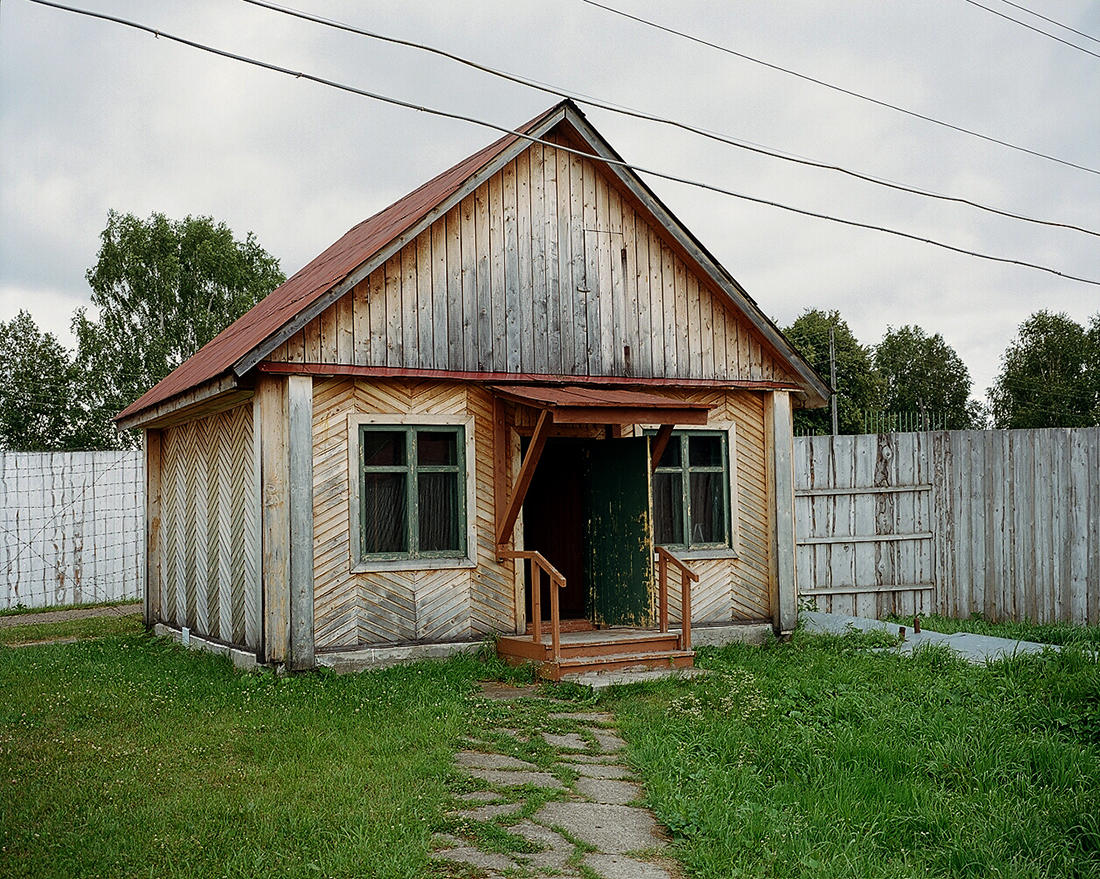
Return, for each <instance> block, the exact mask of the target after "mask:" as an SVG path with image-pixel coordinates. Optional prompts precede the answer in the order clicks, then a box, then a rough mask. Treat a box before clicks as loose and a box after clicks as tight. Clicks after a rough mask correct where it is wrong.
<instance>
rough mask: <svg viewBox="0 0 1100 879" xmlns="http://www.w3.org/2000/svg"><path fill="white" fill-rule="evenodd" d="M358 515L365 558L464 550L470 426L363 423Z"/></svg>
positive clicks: (433, 555)
mask: <svg viewBox="0 0 1100 879" xmlns="http://www.w3.org/2000/svg"><path fill="white" fill-rule="evenodd" d="M359 517H360V518H359V549H360V554H361V556H362V557H363V558H364V559H418V558H454V557H458V556H464V555H465V554H466V461H465V430H464V429H463V428H462V427H461V426H451V425H374V424H364V425H360V427H359Z"/></svg>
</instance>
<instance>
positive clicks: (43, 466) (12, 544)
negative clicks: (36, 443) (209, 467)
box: [0, 452, 145, 609]
mask: <svg viewBox="0 0 1100 879" xmlns="http://www.w3.org/2000/svg"><path fill="white" fill-rule="evenodd" d="M142 473H143V471H142V465H141V453H140V452H54V453H41V454H36V453H23V452H0V608H2V609H6V608H12V607H18V606H19V605H23V606H25V607H43V606H46V605H58V604H79V603H83V602H95V601H117V600H121V599H136V598H140V597H141V582H142V581H141V567H142V557H143V556H142V553H143V546H144V542H145V541H144V529H145V523H144V516H145V513H144V507H143V498H144V489H143V486H142Z"/></svg>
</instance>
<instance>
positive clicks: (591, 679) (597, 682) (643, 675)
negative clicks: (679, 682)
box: [562, 668, 710, 690]
mask: <svg viewBox="0 0 1100 879" xmlns="http://www.w3.org/2000/svg"><path fill="white" fill-rule="evenodd" d="M707 674H710V672H709V671H708V670H707V669H704V668H649V669H645V670H644V671H613V672H595V671H587V672H582V673H577V674H567V675H562V681H565V682H568V683H571V684H580V685H581V686H582V687H591V688H592V689H593V690H604V689H606V688H608V687H621V686H625V685H626V684H644V683H645V682H646V681H661V680H664V679H665V678H694V677H699V676H700V675H707Z"/></svg>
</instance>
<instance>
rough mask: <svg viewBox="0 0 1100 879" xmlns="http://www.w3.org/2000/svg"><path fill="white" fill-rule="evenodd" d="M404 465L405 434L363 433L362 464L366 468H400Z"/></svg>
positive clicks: (388, 432)
mask: <svg viewBox="0 0 1100 879" xmlns="http://www.w3.org/2000/svg"><path fill="white" fill-rule="evenodd" d="M404 463H405V432H404V431H399V430H365V431H363V464H364V466H366V467H400V466H402V465H403V464H404Z"/></svg>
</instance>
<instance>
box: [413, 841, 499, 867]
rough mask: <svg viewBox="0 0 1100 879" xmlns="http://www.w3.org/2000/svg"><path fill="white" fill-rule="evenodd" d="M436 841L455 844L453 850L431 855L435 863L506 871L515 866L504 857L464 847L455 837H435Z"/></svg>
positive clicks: (439, 851) (442, 850)
mask: <svg viewBox="0 0 1100 879" xmlns="http://www.w3.org/2000/svg"><path fill="white" fill-rule="evenodd" d="M436 839H438V840H440V841H446V842H451V841H454V842H457V843H458V845H456V846H455V847H454V848H448V849H439V850H438V851H435V852H433V853H432V858H434V859H435V860H437V861H451V862H453V863H456V864H469V865H471V866H473V867H480V868H481V869H483V870H507V869H509V868H510V867H514V866H515V864H514V863H513V862H512V859H511V858H508V857H505V856H504V855H500V854H497V853H496V852H483V851H481V850H480V849H476V848H473V847H471V846H468V845H466V844H465V843H464V842H463V841H462V840H460V839H457V838H456V837H453V836H452V837H441V836H437V837H436Z"/></svg>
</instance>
